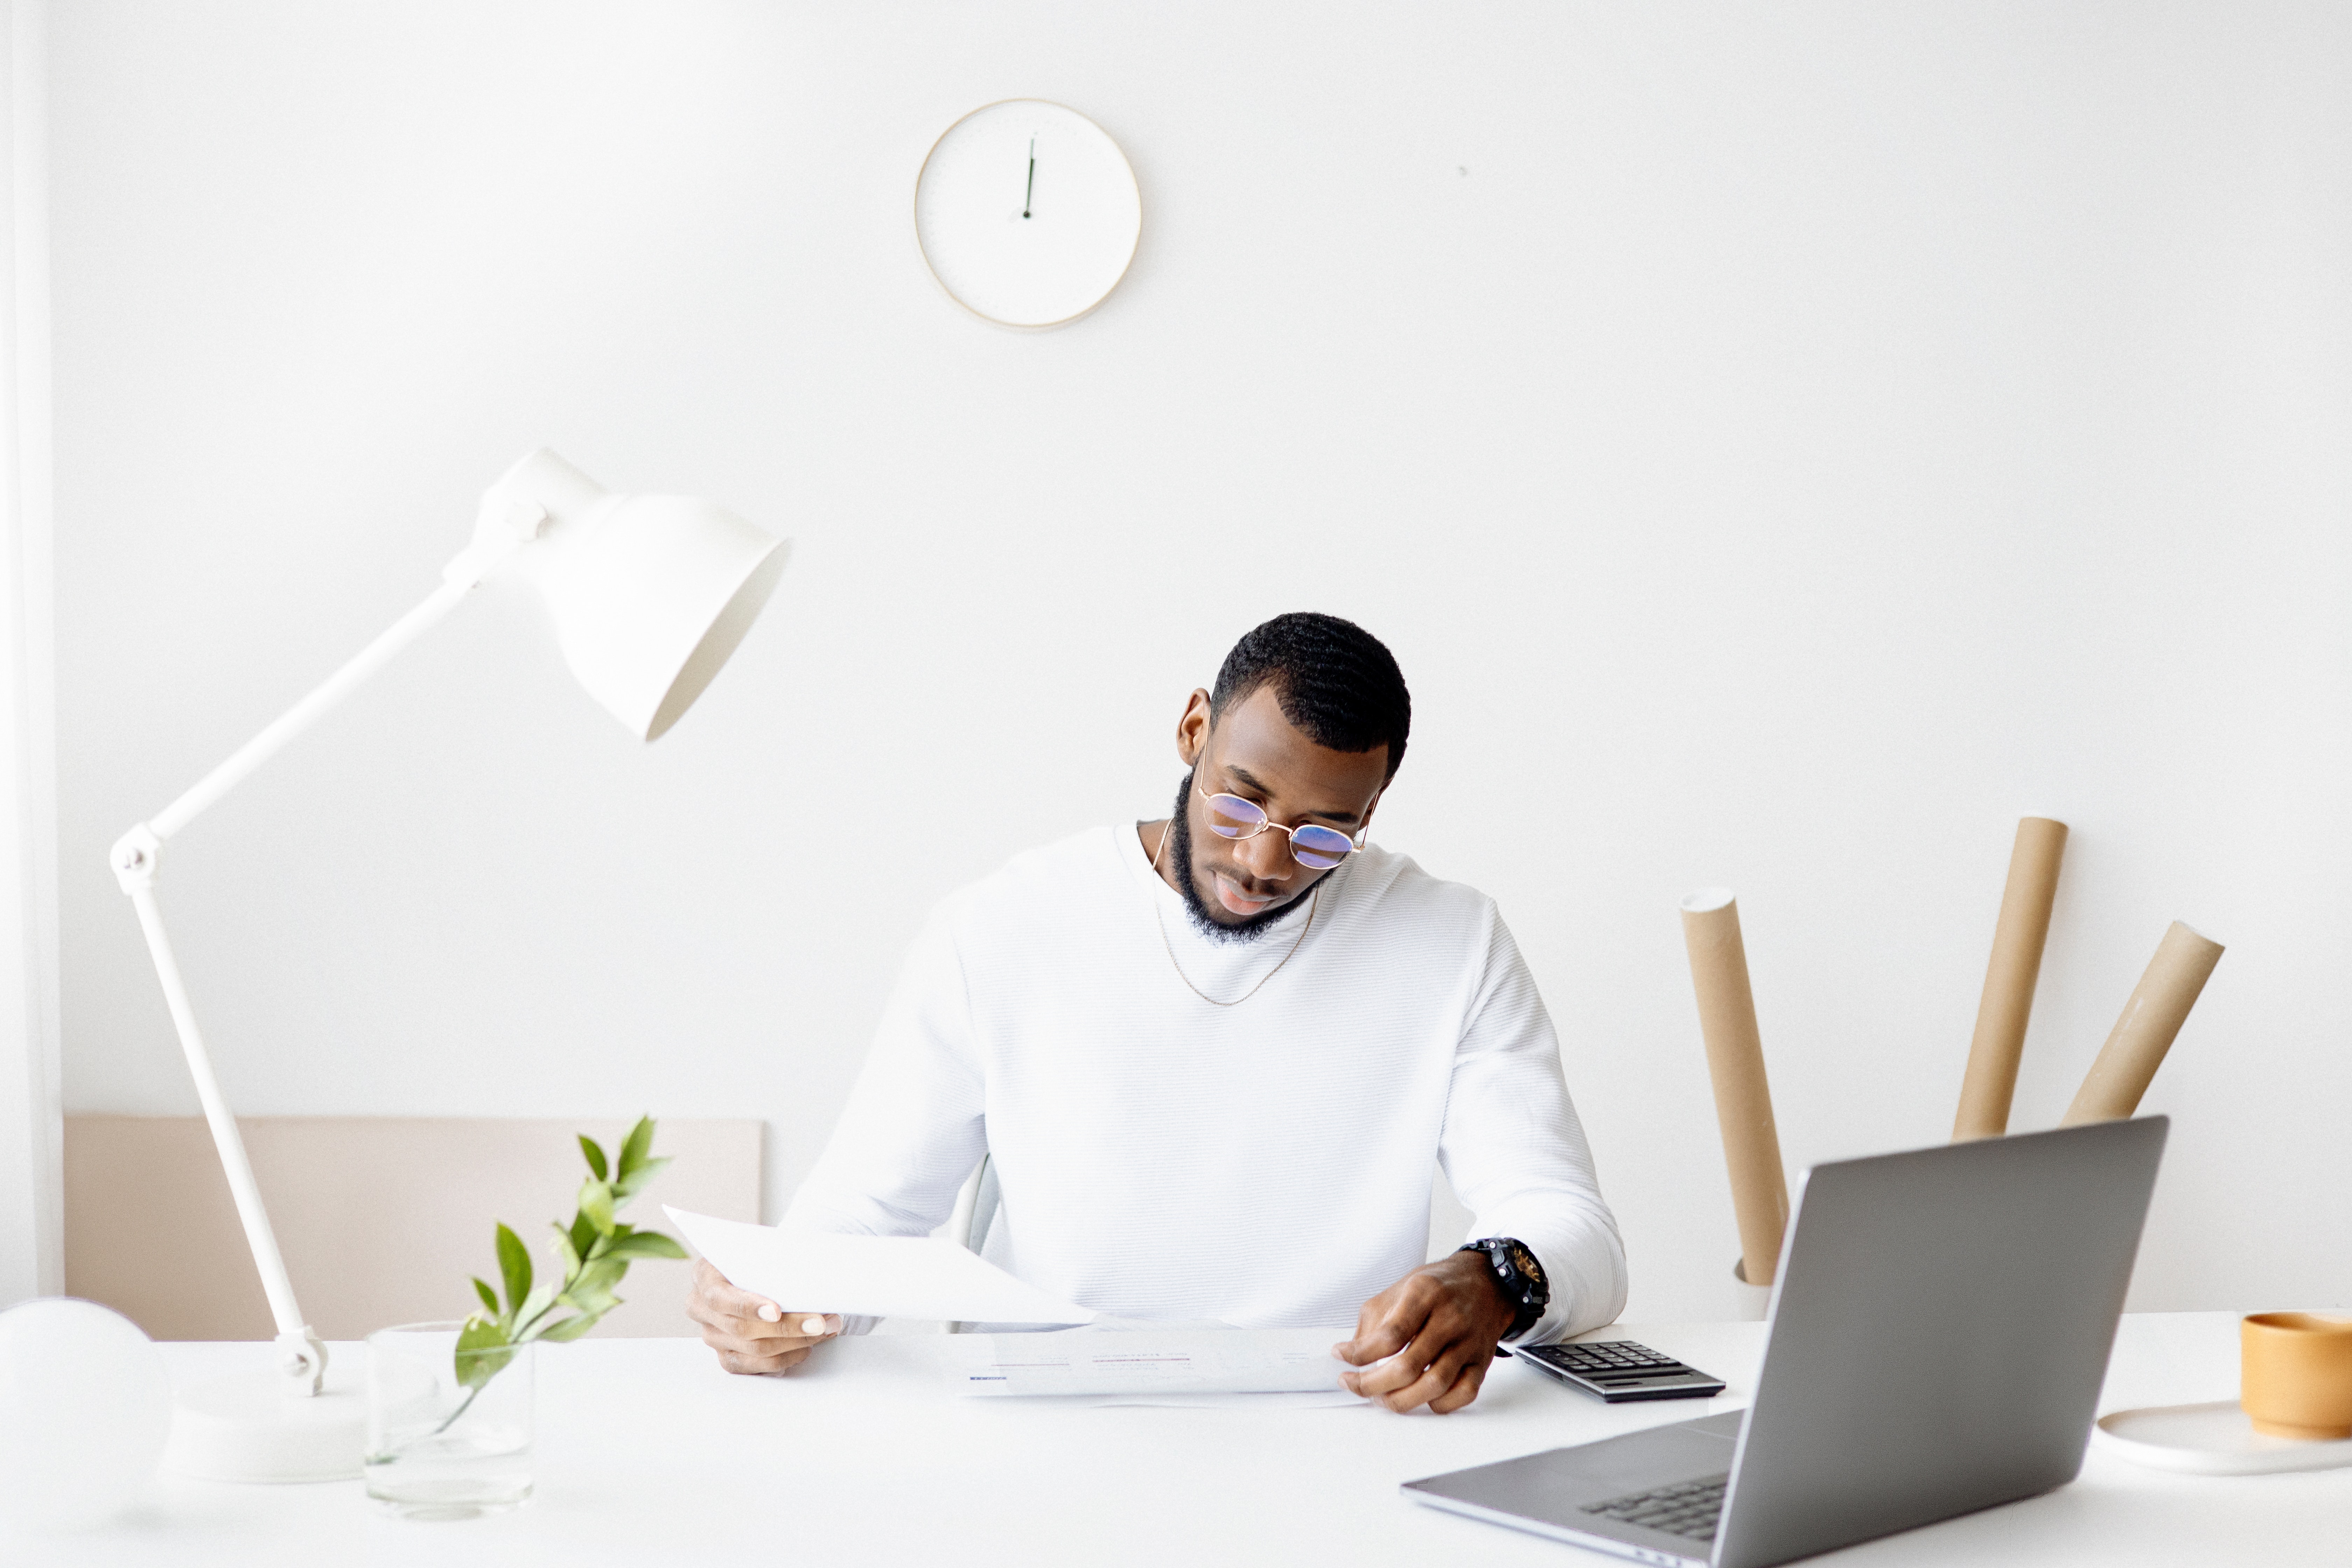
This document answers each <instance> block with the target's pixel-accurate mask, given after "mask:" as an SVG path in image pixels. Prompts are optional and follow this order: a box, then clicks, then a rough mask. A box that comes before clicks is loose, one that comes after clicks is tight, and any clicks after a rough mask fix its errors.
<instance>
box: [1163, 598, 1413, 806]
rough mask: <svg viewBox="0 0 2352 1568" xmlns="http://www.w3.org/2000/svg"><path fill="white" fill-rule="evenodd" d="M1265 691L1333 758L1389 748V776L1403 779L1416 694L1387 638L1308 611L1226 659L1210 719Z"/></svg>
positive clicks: (1242, 644)
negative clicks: (1409, 688) (1269, 690)
mask: <svg viewBox="0 0 2352 1568" xmlns="http://www.w3.org/2000/svg"><path fill="white" fill-rule="evenodd" d="M1261 686H1271V687H1273V688H1274V696H1275V700H1276V701H1277V702H1279V703H1281V704H1282V716H1283V717H1284V718H1286V719H1287V720H1289V721H1291V722H1292V723H1293V724H1295V725H1297V727H1298V728H1299V729H1300V730H1302V731H1305V732H1306V735H1307V739H1308V740H1310V741H1312V742H1315V743H1316V744H1317V745H1318V746H1323V747H1326V748H1328V749H1329V750H1331V751H1334V752H1369V751H1370V750H1371V749H1372V748H1373V747H1375V746H1386V747H1387V748H1388V749H1389V771H1388V776H1389V777H1390V778H1394V777H1396V771H1397V764H1398V763H1402V762H1403V761H1404V742H1405V736H1406V735H1407V734H1408V733H1410V732H1411V731H1412V693H1411V692H1409V691H1407V690H1406V689H1405V688H1404V672H1403V671H1402V670H1401V669H1399V668H1397V661H1396V658H1395V656H1393V655H1392V654H1391V653H1390V652H1389V650H1388V648H1387V647H1385V646H1383V645H1382V644H1381V639H1380V638H1378V637H1374V636H1373V635H1372V634H1371V633H1370V632H1368V631H1366V630H1364V628H1363V627H1361V626H1357V625H1356V624H1355V623H1354V622H1352V621H1343V620H1341V619H1340V618H1339V616H1318V615H1316V614H1314V613H1313V612H1312V611H1307V610H1300V611H1294V612H1293V613H1291V614H1290V615H1286V616H1275V617H1274V619H1272V620H1270V621H1268V622H1266V623H1265V625H1264V626H1257V627H1255V628H1254V629H1252V630H1251V631H1250V632H1249V633H1248V634H1246V635H1245V636H1244V637H1243V638H1242V640H1241V641H1239V642H1237V643H1235V644H1234V651H1233V652H1231V653H1229V654H1227V655H1225V662H1224V664H1223V666H1221V667H1220V668H1218V670H1217V684H1216V688H1215V689H1213V691H1211V692H1210V693H1209V711H1210V712H1211V713H1212V714H1216V713H1223V711H1224V710H1225V709H1226V708H1227V707H1228V706H1229V705H1231V704H1233V703H1235V702H1239V701H1240V700H1242V699H1244V698H1245V697H1247V696H1248V695H1249V694H1250V693H1251V692H1253V691H1255V690H1256V689H1258V688H1259V687H1261Z"/></svg>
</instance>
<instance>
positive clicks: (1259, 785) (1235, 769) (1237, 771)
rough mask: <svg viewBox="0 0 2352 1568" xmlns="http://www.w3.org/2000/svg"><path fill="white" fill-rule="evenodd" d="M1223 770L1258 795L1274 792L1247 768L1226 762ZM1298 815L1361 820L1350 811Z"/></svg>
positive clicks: (1325, 818) (1310, 812) (1334, 820)
mask: <svg viewBox="0 0 2352 1568" xmlns="http://www.w3.org/2000/svg"><path fill="white" fill-rule="evenodd" d="M1225 772H1226V773H1231V774H1232V775H1233V776H1234V779H1235V780H1236V781H1238V782H1239V783H1241V784H1245V785H1247V786H1248V787H1249V788H1251V789H1254V790H1255V791H1257V793H1258V794H1260V795H1272V794H1273V793H1274V792H1273V791H1272V790H1270V789H1268V788H1266V787H1265V782H1264V781H1263V780H1261V779H1260V778H1259V777H1258V776H1257V775H1256V774H1255V773H1251V772H1250V771H1249V770H1248V769H1247V768H1244V767H1239V766H1236V765H1235V764H1234V763H1226V764H1225ZM1299 815H1300V816H1319V817H1321V818H1323V820H1324V821H1326V822H1342V823H1349V824H1353V823H1357V822H1360V821H1362V820H1363V818H1362V817H1361V816H1360V815H1359V814H1357V813H1355V812H1352V811H1307V812H1301V813H1300V814H1299Z"/></svg>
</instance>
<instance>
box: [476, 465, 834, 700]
mask: <svg viewBox="0 0 2352 1568" xmlns="http://www.w3.org/2000/svg"><path fill="white" fill-rule="evenodd" d="M518 535H520V536H522V537H524V538H527V539H529V540H530V541H531V542H530V544H529V546H528V548H522V549H517V550H515V551H514V552H513V555H512V557H511V562H512V563H511V565H509V566H507V567H506V568H504V570H505V571H508V572H511V573H512V574H514V575H516V576H518V577H522V578H525V579H527V580H528V581H530V583H531V584H532V585H533V586H535V587H536V588H537V589H538V590H539V592H540V594H541V596H542V597H543V598H544V599H545V600H546V601H547V607H548V610H549V612H550V613H551V615H552V616H554V619H555V635H556V640H557V641H558V642H559V643H560V644H561V645H562V648H563V657H564V659H565V661H566V662H567V663H569V664H570V665H571V666H572V674H573V675H574V676H575V677H577V678H578V679H579V681H580V684H581V685H582V686H583V687H585V688H586V689H587V690H588V694H589V695H590V696H592V697H593V698H594V699H595V700H597V701H598V702H601V703H603V704H604V707H605V709H606V710H608V711H609V712H611V714H612V715H613V717H614V718H615V719H618V720H619V721H621V722H622V723H623V724H625V725H627V726H628V728H629V731H630V732H631V733H633V734H635V735H636V736H637V737H639V738H640V739H642V740H646V741H657V740H659V739H661V737H662V736H663V734H664V733H666V732H667V731H668V729H669V727H670V726H671V725H673V724H675V723H677V721H678V720H679V718H680V717H681V716H683V715H684V714H685V712H686V710H687V709H688V708H689V707H691V706H692V705H693V703H694V700H695V699H696V698H698V697H699V696H701V695H702V692H703V689H704V688H705V687H707V686H709V684H710V681H711V679H712V678H713V677H714V676H716V675H717V674H718V673H719V668H720V667H721V666H723V665H724V664H726V662H727V659H728V657H729V656H730V655H731V654H732V653H733V652H734V651H735V648H736V645H737V644H739V643H740V642H741V641H742V640H743V634H744V633H745V632H748V631H750V630H751V623H752V621H753V620H755V619H757V618H758V616H759V614H760V610H761V606H762V605H765V604H766V603H767V602H768V595H769V594H770V593H771V592H772V591H773V590H774V588H775V585H776V579H777V578H778V577H779V576H781V575H782V573H783V570H784V561H785V559H786V556H787V555H788V553H789V550H788V547H787V546H786V545H785V544H784V543H783V542H782V541H781V540H777V539H772V538H770V537H769V536H768V535H767V534H765V533H762V532H761V531H759V530H758V529H756V528H754V527H752V526H751V524H750V523H748V522H745V521H743V520H742V519H741V518H740V517H737V516H736V515H735V514H734V513H733V512H730V511H729V510H726V509H725V508H724V507H721V506H719V505H718V504H716V503H715V502H712V501H707V500H698V499H695V498H692V497H687V496H616V495H613V494H611V493H609V492H608V491H606V490H605V489H603V488H602V487H601V486H599V485H597V484H596V482H595V481H594V480H593V479H589V478H588V477H587V476H586V475H585V474H583V473H582V472H581V471H580V470H579V469H577V468H573V467H572V465H571V464H569V463H567V462H565V461H564V460H563V459H562V458H559V457H557V456H556V455H555V454H554V453H552V452H548V451H539V452H533V453H532V454H531V455H530V457H528V458H524V459H523V460H522V461H521V462H520V463H517V464H516V465H515V466H514V467H513V468H509V469H508V470H507V472H506V474H505V476H504V477H503V478H501V479H499V482H498V483H497V484H495V485H492V486H491V487H490V488H489V489H488V491H487V492H486V493H485V494H484V495H483V497H482V506H481V511H480V513H479V515H478V519H477V521H476V522H475V532H474V537H475V547H476V550H484V549H497V548H498V547H499V545H500V544H501V543H503V542H504V541H506V540H509V539H513V538H516V537H517V536H518ZM467 553H468V554H469V555H470V554H472V553H473V552H467ZM461 559H463V558H461Z"/></svg>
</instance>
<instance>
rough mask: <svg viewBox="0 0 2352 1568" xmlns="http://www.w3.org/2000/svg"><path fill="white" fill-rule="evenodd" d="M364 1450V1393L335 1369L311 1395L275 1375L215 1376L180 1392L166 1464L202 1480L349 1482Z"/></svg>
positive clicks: (357, 1382) (357, 1470)
mask: <svg viewBox="0 0 2352 1568" xmlns="http://www.w3.org/2000/svg"><path fill="white" fill-rule="evenodd" d="M366 1449H367V1395H366V1394H365V1392H364V1391H363V1390H362V1387H361V1385H360V1380H359V1379H358V1378H356V1377H348V1376H347V1377H337V1376H335V1375H333V1374H332V1373H329V1375H328V1377H327V1382H326V1386H325V1387H324V1388H322V1389H321V1390H320V1392H319V1393H317V1394H313V1395H311V1396H310V1397H309V1398H303V1397H301V1396H300V1395H298V1394H288V1393H286V1380H285V1379H284V1378H283V1377H281V1376H278V1375H277V1374H276V1373H268V1372H256V1373H247V1374H245V1375H244V1376H241V1377H224V1378H216V1379H215V1380H213V1381H211V1382H209V1383H198V1384H191V1385H189V1386H188V1387H187V1388H184V1389H183V1390H181V1391H180V1394H179V1396H178V1397H177V1398H176V1399H175V1400H174V1401H173V1408H172V1439H171V1442H170V1444H169V1445H168V1446H167V1447H165V1448H164V1450H163V1467H164V1468H166V1469H168V1470H170V1471H172V1472H173V1474H175V1475H182V1476H187V1477H190V1478H193V1479H196V1480H204V1481H344V1480H349V1479H352V1477H354V1476H356V1475H358V1474H359V1473H360V1459H361V1456H362V1455H363V1454H364V1453H365V1452H366Z"/></svg>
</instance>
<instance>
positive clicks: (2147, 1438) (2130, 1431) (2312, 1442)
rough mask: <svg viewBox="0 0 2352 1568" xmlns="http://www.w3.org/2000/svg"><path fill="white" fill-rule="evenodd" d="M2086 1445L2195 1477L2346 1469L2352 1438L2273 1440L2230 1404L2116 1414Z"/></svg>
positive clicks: (2350, 1461) (2102, 1421) (2156, 1407)
mask: <svg viewBox="0 0 2352 1568" xmlns="http://www.w3.org/2000/svg"><path fill="white" fill-rule="evenodd" d="M2092 1441H2093V1442H2095V1443H2096V1444H2098V1445H2099V1447H2103V1448H2105V1449H2106V1450H2107V1452H2109V1453H2111V1454H2116V1455H2120V1456H2121V1457H2123V1458H2126V1459H2129V1460H2131V1461H2132V1462H2133V1463H2135V1464H2141V1465H2153V1466H2154V1467H2155V1468H2158V1469H2159V1470H2188V1471H2190V1472H2191V1473H2193V1474H2196V1475H2200V1476H2257V1475H2263V1474H2266V1473H2268V1472H2270V1471H2273V1470H2330V1469H2334V1468H2336V1467H2337V1466H2339V1465H2352V1437H2345V1438H2340V1439H2337V1440H2335V1441H2329V1440H2326V1439H2324V1438H2300V1437H2273V1436H2269V1435H2268V1434H2266V1433H2262V1432H2257V1431H2255V1430H2254V1426H2253V1423H2252V1422H2251V1421H2249V1420H2247V1419H2246V1413H2245V1412H2244V1411H2243V1410H2242V1409H2240V1408H2239V1407H2238V1402H2237V1401H2236V1400H2234V1399H2232V1400H2227V1401H2224V1402H2223V1403H2221V1404H2219V1405H2154V1406H2151V1407H2149V1408H2147V1409H2145V1410H2118V1411H2116V1413H2115V1414H2114V1415H2102V1416H2100V1417H2099V1425H2098V1427H2097V1429H2096V1430H2095V1432H2094V1433H2093V1434H2092Z"/></svg>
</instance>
